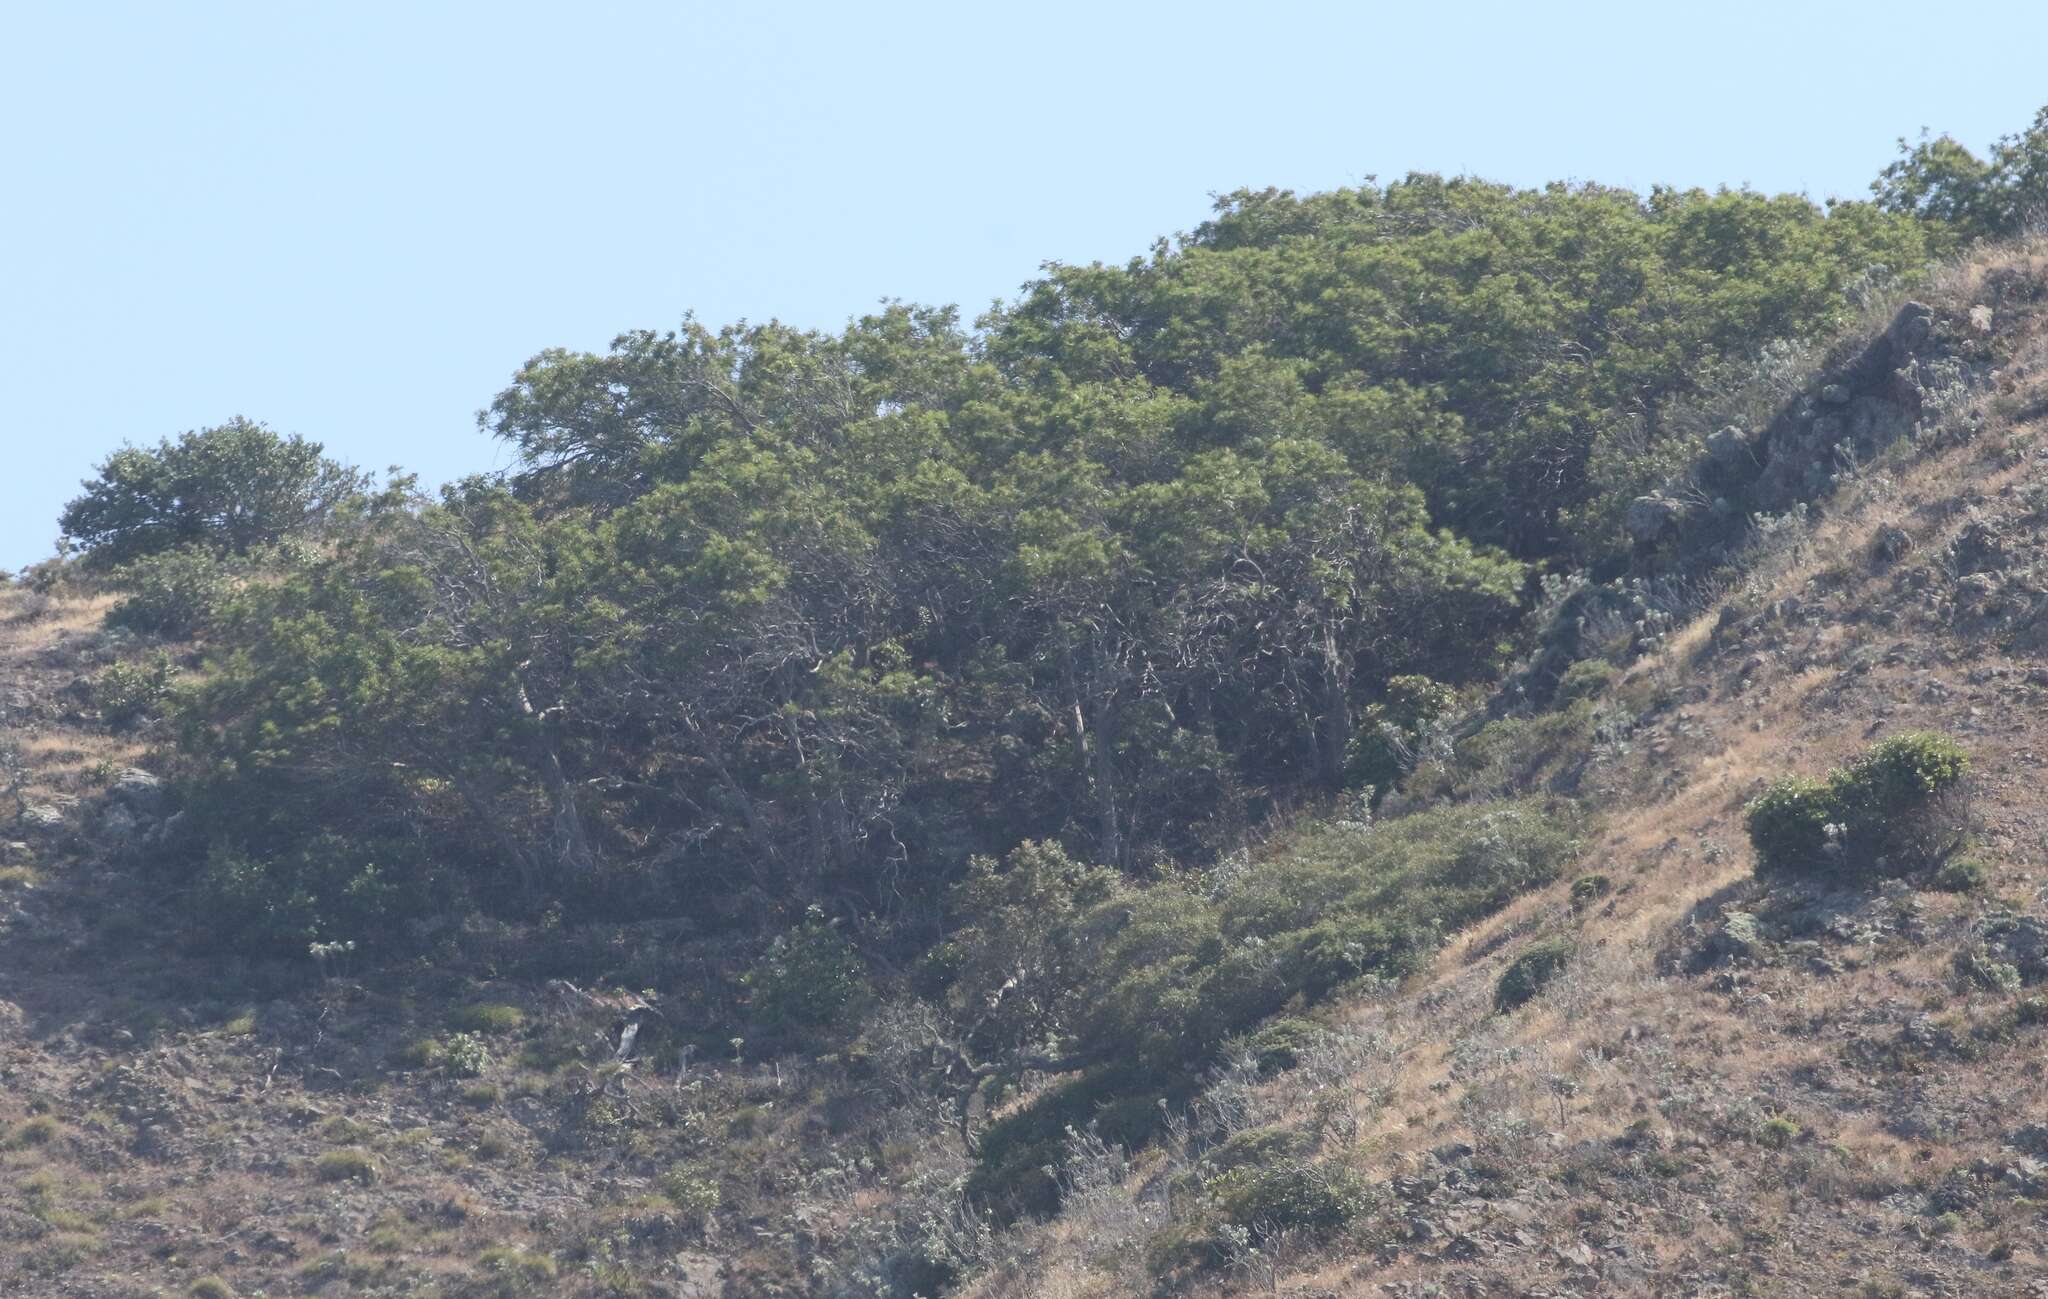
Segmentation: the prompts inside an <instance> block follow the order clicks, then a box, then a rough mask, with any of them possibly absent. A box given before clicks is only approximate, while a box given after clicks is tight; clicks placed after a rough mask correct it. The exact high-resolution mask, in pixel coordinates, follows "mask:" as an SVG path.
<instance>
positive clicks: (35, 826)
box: [21, 803, 64, 836]
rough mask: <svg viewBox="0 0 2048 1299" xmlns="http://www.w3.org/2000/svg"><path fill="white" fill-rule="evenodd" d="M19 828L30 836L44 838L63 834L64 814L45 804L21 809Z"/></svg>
mask: <svg viewBox="0 0 2048 1299" xmlns="http://www.w3.org/2000/svg"><path fill="white" fill-rule="evenodd" d="M21 828H22V829H24V830H26V831H28V832H29V833H30V834H38V835H44V836H51V835H60V834H62V833H64V814H63V813H62V812H60V811H58V810H57V809H56V808H54V807H51V806H50V805H49V804H47V803H36V804H32V805H30V806H28V807H25V808H23V809H22V812H21Z"/></svg>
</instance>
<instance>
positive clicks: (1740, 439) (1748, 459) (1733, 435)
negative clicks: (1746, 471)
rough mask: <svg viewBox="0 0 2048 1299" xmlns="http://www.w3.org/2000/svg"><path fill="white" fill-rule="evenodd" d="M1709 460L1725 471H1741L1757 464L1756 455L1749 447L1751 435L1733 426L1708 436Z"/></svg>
mask: <svg viewBox="0 0 2048 1299" xmlns="http://www.w3.org/2000/svg"><path fill="white" fill-rule="evenodd" d="M1707 459H1708V460H1711V461H1712V462H1713V463H1715V464H1716V465H1719V466H1720V467H1721V468H1723V469H1740V468H1742V467H1744V466H1745V465H1747V466H1754V465H1755V464H1756V455H1755V453H1754V452H1752V451H1751V450H1750V447H1749V435H1748V434H1747V433H1744V432H1743V431H1742V430H1741V429H1739V428H1737V427H1736V426H1735V425H1733V424H1730V425H1729V426H1728V427H1727V428H1724V429H1722V430H1721V431H1720V432H1719V433H1712V434H1709V435H1708V436H1707Z"/></svg>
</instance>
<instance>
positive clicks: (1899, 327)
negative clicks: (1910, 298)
mask: <svg viewBox="0 0 2048 1299" xmlns="http://www.w3.org/2000/svg"><path fill="white" fill-rule="evenodd" d="M1884 332H1885V338H1886V340H1887V341H1888V342H1890V343H1891V345H1892V347H1893V348H1894V349H1895V350H1896V351H1898V352H1907V353H1910V352H1916V351H1918V350H1919V349H1920V348H1922V347H1924V346H1926V345H1927V340H1928V339H1929V338H1931V337H1933V336H1934V308H1932V307H1930V306H1928V305H1927V304H1925V303H1923V302H1908V303H1907V304H1906V305H1905V306H1903V307H1900V308H1899V313H1898V314H1897V315H1895V316H1893V317H1892V323H1891V324H1890V325H1889V326H1888V327H1887V328H1886V329H1885V331H1884Z"/></svg>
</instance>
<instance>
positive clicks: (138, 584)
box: [107, 546, 232, 636]
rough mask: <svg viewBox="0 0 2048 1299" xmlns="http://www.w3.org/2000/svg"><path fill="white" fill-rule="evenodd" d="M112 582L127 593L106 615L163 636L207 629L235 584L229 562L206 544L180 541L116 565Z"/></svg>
mask: <svg viewBox="0 0 2048 1299" xmlns="http://www.w3.org/2000/svg"><path fill="white" fill-rule="evenodd" d="M113 585H114V586H115V587H116V588H117V589H119V590H121V591H123V592H125V593H126V594H124V595H123V596H122V598H121V600H120V601H119V602H118V603H116V604H115V605H114V607H113V608H112V609H110V610H108V611H107V621H108V622H109V623H111V624H113V625H114V626H117V627H127V628H129V629H131V630H133V631H141V632H153V633H155V634H157V635H160V636H190V635H192V634H194V633H196V632H199V631H201V630H204V629H205V628H206V626H207V625H208V624H209V623H211V622H212V621H213V620H214V619H215V618H216V617H217V616H218V615H219V613H220V609H221V606H222V605H223V604H224V603H225V602H226V600H227V597H228V594H229V592H230V591H231V590H232V582H231V579H230V576H229V573H228V569H227V566H226V565H225V564H224V563H222V561H221V559H220V557H219V556H218V555H216V554H214V553H213V552H212V551H211V550H210V549H208V548H206V547H203V546H180V547H178V548H176V549H173V550H165V551H160V552H158V553H157V554H154V555H149V556H145V557H144V558H142V559H138V560H136V561H135V562H134V563H131V564H125V565H123V566H122V567H121V568H119V569H117V570H115V572H114V574H113Z"/></svg>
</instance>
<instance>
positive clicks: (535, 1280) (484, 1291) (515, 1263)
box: [463, 1245, 559, 1299]
mask: <svg viewBox="0 0 2048 1299" xmlns="http://www.w3.org/2000/svg"><path fill="white" fill-rule="evenodd" d="M476 1262H477V1273H478V1275H477V1278H476V1281H475V1283H474V1284H472V1285H471V1286H470V1287H469V1288H467V1289H465V1290H464V1291H463V1293H464V1294H468V1295H476V1296H486V1295H488V1296H493V1299H525V1296H528V1295H535V1296H538V1295H552V1294H554V1293H555V1287H554V1281H555V1276H556V1274H557V1272H558V1271H559V1269H558V1268H557V1267H556V1265H555V1260H554V1259H552V1258H550V1257H549V1256H548V1255H546V1254H541V1253H536V1252H535V1251H533V1250H529V1249H524V1248H521V1247H519V1246H516V1245H499V1246H494V1247H493V1248H490V1249H487V1250H485V1251H484V1252H483V1253H481V1254H479V1255H477V1260H476Z"/></svg>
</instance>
